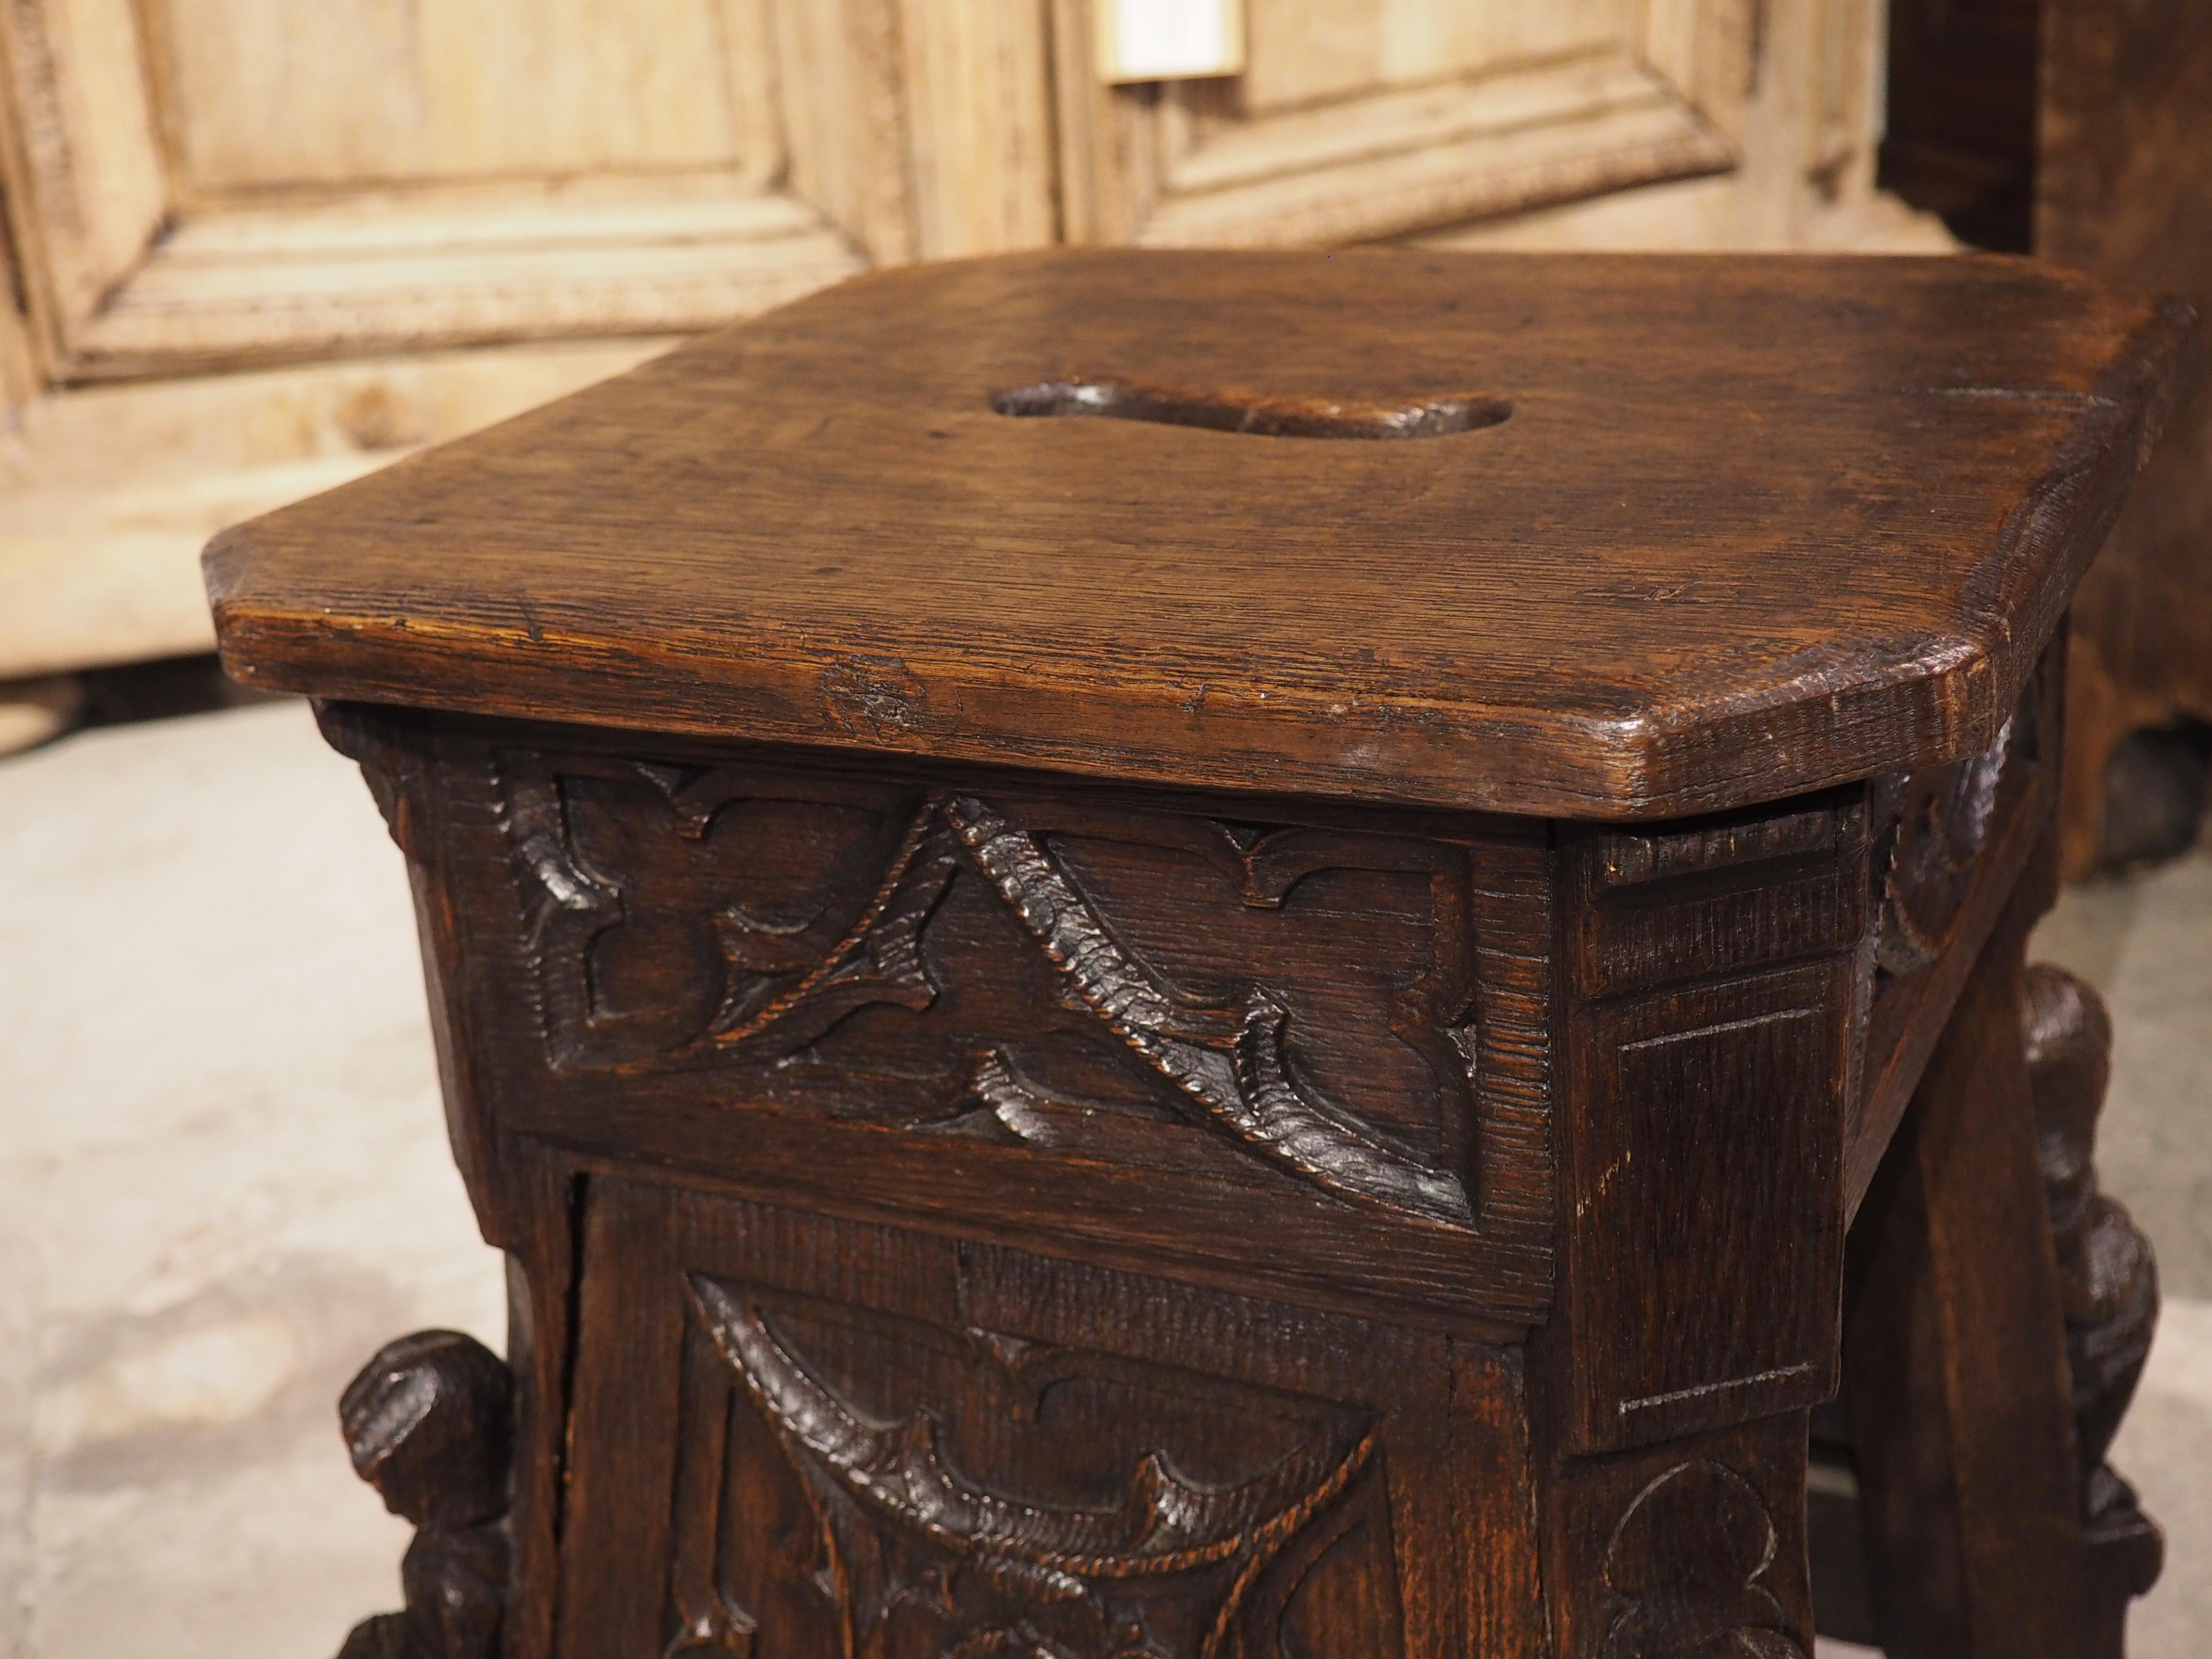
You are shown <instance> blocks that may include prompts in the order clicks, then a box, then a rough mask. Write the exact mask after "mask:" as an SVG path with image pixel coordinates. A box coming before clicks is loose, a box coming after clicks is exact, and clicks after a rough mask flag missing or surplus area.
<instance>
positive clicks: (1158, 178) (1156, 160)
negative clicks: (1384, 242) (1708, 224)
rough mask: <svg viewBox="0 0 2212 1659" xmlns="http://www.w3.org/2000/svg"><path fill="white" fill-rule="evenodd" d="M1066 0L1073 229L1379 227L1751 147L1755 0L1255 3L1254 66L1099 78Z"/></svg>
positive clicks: (1310, 231) (1702, 166)
mask: <svg viewBox="0 0 2212 1659" xmlns="http://www.w3.org/2000/svg"><path fill="white" fill-rule="evenodd" d="M1084 14H1085V0H1059V12H1058V21H1059V27H1057V28H1056V30H1055V35H1054V38H1055V42H1056V46H1057V49H1058V52H1059V53H1060V63H1059V71H1060V72H1059V86H1060V99H1061V106H1060V125H1061V160H1062V207H1063V216H1064V220H1065V228H1066V233H1067V234H1068V237H1069V239H1070V240H1097V241H1108V242H1119V241H1133V242H1140V243H1151V244H1162V245H1177V244H1182V245H1213V246H1223V245H1229V246H1288V245H1295V244H1300V243H1329V242H1346V241H1355V240H1373V239H1376V238H1381V237H1389V236H1394V235H1399V234H1405V233H1407V232H1410V231H1413V230H1418V229H1420V228H1425V227H1431V226H1436V225H1441V224H1446V223H1450V222H1454V221H1458V220H1465V219H1469V218H1473V217H1477V216H1486V215H1493V214H1498V213H1504V212H1510V211H1514V210H1520V209H1524V208H1528V207H1531V206H1534V205H1537V204H1543V203H1547V202H1553V201H1559V200H1564V199H1567V198H1571V197H1577V196H1586V195H1589V194H1590V193H1592V192H1595V191H1606V190H1613V189H1618V188H1620V187H1623V186H1626V185H1636V184H1642V183H1647V182H1650V181H1651V180H1655V179H1670V178H1679V177H1683V176H1686V175H1690V174H1695V173H1711V172H1716V171H1719V170H1723V169H1725V168H1727V167H1731V166H1732V165H1734V163H1735V160H1736V157H1737V154H1738V149H1737V141H1738V138H1739V136H1740V133H1739V126H1740V116H1741V106H1742V102H1743V97H1744V94H1745V92H1746V89H1747V83H1748V81H1749V76H1750V68H1751V64H1752V57H1751V54H1752V51H1753V40H1752V32H1751V30H1750V28H1749V26H1748V14H1747V7H1746V5H1745V4H1744V3H1743V0H1568V3H1562V0H1485V3H1477V0H1340V3H1332V4H1328V5H1322V4H1320V3H1318V0H1251V4H1250V9H1249V13H1248V15H1247V21H1246V33H1247V41H1248V46H1247V66H1246V68H1245V70H1244V72H1243V74H1241V75H1238V76H1232V77H1225V78H1221V79H1217V80H1200V81H1187V82H1167V83H1149V84H1144V85H1139V86H1133V87H1100V86H1098V85H1097V77H1096V75H1095V73H1094V71H1093V65H1092V64H1091V59H1090V52H1091V45H1090V42H1091V35H1090V33H1089V32H1088V31H1087V30H1086V29H1085V28H1084V27H1082V23H1083V20H1084Z"/></svg>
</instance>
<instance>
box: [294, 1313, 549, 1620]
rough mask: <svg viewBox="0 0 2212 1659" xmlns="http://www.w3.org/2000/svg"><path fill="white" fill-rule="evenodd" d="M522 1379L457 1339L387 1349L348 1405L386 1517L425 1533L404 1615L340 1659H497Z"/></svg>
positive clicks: (413, 1553) (414, 1553)
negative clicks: (516, 1402) (516, 1381)
mask: <svg viewBox="0 0 2212 1659" xmlns="http://www.w3.org/2000/svg"><path fill="white" fill-rule="evenodd" d="M513 1393H514V1387H513V1377H512V1376H510V1375H509V1373H508V1371H507V1366H506V1364H504V1363H503V1362H502V1361H501V1359H500V1358H499V1357H498V1356H497V1355H495V1354H494V1353H493V1352H491V1351H490V1350H489V1348H487V1347H485V1346H483V1344H482V1343H480V1342H478V1341H477V1340H476V1339H475V1338H473V1337H470V1336H464V1335H462V1334H460V1333H459V1332H458V1331H419V1332H417V1333H416V1334H414V1335H412V1336H403V1337H401V1338H400V1339H399V1340H398V1341H396V1342H392V1343H388V1344H386V1346H385V1347H384V1348H383V1349H382V1350H380V1352H378V1354H377V1356H376V1358H374V1359H372V1360H370V1361H369V1362H368V1364H367V1365H366V1366H365V1367H363V1368H362V1372H361V1374H360V1375H359V1376H356V1377H355V1378H354V1380H353V1381H352V1383H349V1385H348V1386H347V1388H346V1391H345V1393H344V1395H343V1396H342V1397H341V1398H340V1400H339V1402H338V1420H339V1423H340V1425H341V1426H342V1427H343V1430H344V1432H345V1439H346V1449H347V1450H348V1451H349V1452H350V1453H351V1454H352V1456H353V1466H354V1468H355V1470H356V1472H357V1473H358V1474H360V1475H361V1478H362V1480H366V1481H368V1483H369V1484H370V1485H371V1486H374V1487H375V1488H376V1490H377V1491H378V1492H380V1494H381V1495H382V1496H383V1498H384V1503H385V1507H386V1508H387V1509H389V1510H391V1511H392V1513H393V1514H394V1515H398V1516H404V1517H405V1518H406V1519H408V1520H410V1521H412V1522H414V1523H415V1526H416V1534H415V1541H414V1542H413V1543H412V1544H410V1545H409V1546H408V1547H407V1554H406V1557H405V1559H404V1560H403V1561H402V1562H401V1563H400V1568H399V1581H400V1584H401V1587H402V1588H403V1589H404V1591H405V1593H406V1601H407V1605H406V1610H405V1611H404V1612H403V1613H379V1614H378V1615H377V1616H376V1617H374V1618H373V1619H368V1620H363V1621H362V1623H361V1624H359V1625H356V1626H354V1629H353V1632H352V1633H351V1634H350V1635H349V1636H348V1637H347V1638H346V1642H345V1646H344V1647H343V1649H341V1650H339V1655H338V1659H495V1656H497V1655H498V1653H499V1652H500V1626H501V1623H502V1621H503V1620H504V1618H505V1615H506V1612H507V1582H508V1577H509V1571H510V1565H511V1555H512V1545H511V1541H510V1539H509V1536H508V1530H507V1504H508V1501H509V1493H510V1490H511V1483H510V1480H509V1476H510V1474H511V1473H512V1462H513Z"/></svg>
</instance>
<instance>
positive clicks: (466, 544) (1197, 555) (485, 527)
mask: <svg viewBox="0 0 2212 1659" xmlns="http://www.w3.org/2000/svg"><path fill="white" fill-rule="evenodd" d="M2192 321H2193V314H2192V313H2191V312H2190V310H2189V308H2188V307H2185V306H2184V305H2181V304H2180V303H2179V302H2177V301H2166V302H2163V303H2153V302H2144V301H2125V300H2122V299H2120V298H2118V297H2117V296H2115V295H2112V293H2111V292H2109V291H2108V290H2106V289H2103V288H2102V287H2100V286H2099V285H2098V284H2097V283H2094V282H2093V281H2092V280H2090V279H2088V278H2086V277H2082V276H2075V275H2072V274H2069V273H2066V272H2062V271H2058V270H2052V269H2048V268H2045V267H2042V266H2039V265H2036V264H2032V263H2030V262H2027V261H2022V260H2015V259H2006V258H1996V257H1993V256H1979V255H1977V256H1959V257H1948V258H1895V257H1888V258H1881V257H1825V256H1807V255H1772V256H1690V257H1683V256H1650V255H1646V256H1634V255H1630V256H1615V255H1527V254H1492V255H1475V254H1446V253H1438V252H1402V251H1397V252H1389V251H1374V252H1340V253H1335V254H1328V253H1320V252H1280V253H1226V252H1139V251H1132V250H1056V251H1052V252H1039V253H1030V254H1018V255H1010V256H1003V257H1000V258H989V259H979V260H968V261H961V262H955V263H950V264H937V265H923V266H910V267H905V268H901V269H896V270H886V271H882V272H878V273H873V274H871V275H868V276H862V277H859V278H855V279H854V280H853V281H851V282H848V283H844V284H842V285H841V286H839V287H836V288H835V289H829V290H826V291H824V292H823V293H820V294H817V295H814V296H812V297H811V298H809V299H805V300H802V301H799V302H797V303H795V304H793V305H790V306H787V307H783V308H782V309H781V310H779V311H775V312H773V313H769V314H767V315H765V316H763V317H760V318H758V319H754V320H753V321H751V322H750V323H746V324H744V325H738V326H737V327H734V328H732V329H729V330H726V331H722V332H720V333H719V334H715V335H713V336H710V337H707V338H704V339H702V340H700V341H697V342H696V343H691V344H690V345H687V346H684V347H682V348H679V349H677V350H675V351H672V352H671V353H670V354H668V355H667V356H664V357H661V358H659V359H657V360H655V361H653V362H649V363H647V364H645V365H643V366H642V367H641V368H637V369H635V370H633V371H631V372H630V373H629V374H624V375H621V376H618V377H617V378H616V379H614V380H610V381H607V382H605V383H604V384H602V385H600V386H594V387H592V388H589V389H587V390H586V391H583V392H578V393H576V394H574V395H573V396H571V397H568V398H562V399H561V400H559V401H556V402H555V403H553V404H548V405H546V406H544V407H543V408H541V409H538V410H533V411H532V412H530V413H528V414H526V415H523V416H520V417H518V418H516V419H513V420H511V421H508V422H504V423H502V424H501V425H499V426H496V427H494V428H489V429H488V430H486V431H483V432H481V433H478V434H477V435H473V436H471V437H468V438H465V439H462V440H460V441H457V442H454V443H452V444H448V445H446V446H444V447H441V448H439V449H436V450H434V451H431V452H428V453H423V454H421V455H418V456H414V457H410V458H408V459H404V460H402V461H400V462H398V463H397V464H396V465H392V466H391V467H388V468H386V469H385V470H384V471H380V472H378V473H376V474H374V475H372V476H370V477H366V478H363V479H361V480H359V481H357V482H355V483H350V484H347V485H344V486H343V487H341V488H339V489H334V490H332V491H330V492H329V493H327V494H325V495H319V496H317V497H315V498H313V500H310V501H305V502H301V503H299V504H297V505H295V506H292V507H286V508H283V509H281V510H279V511H277V512H275V513H269V514H267V515H265V516H264V517H262V518H259V519H257V520H252V521H251V522H250V523H247V524H245V525H241V526H237V527H236V528H234V529H232V530H228V531H226V532H223V533H222V535H220V536H218V537H217V538H216V539H215V541H214V542H213V544H211V545H210V548H209V550H208V552H207V555H206V570H207V577H208V586H209V591H210V596H211V598H212V600H213V602H214V607H215V614H216V625H217V631H218V635H219V637H220V640H221V645H222V653H223V659H224V661H225V664H226V665H227V666H228V669H229V670H230V671H231V672H232V673H233V674H234V676H235V677H236V678H239V679H240V680H241V681H243V682H245V683H246V684H252V685H258V686H264V687H269V688H272V689H280V690H295V691H303V692H308V693H312V694H314V695H317V696H326V697H335V698H343V699H352V700H358V701H367V702H384V703H398V704H406V705H413V706H418V707H427V708H441V709H448V710H454V711H461V712H468V713H474V714H487V715H495V716H505V717H517V718H527V719H537V720H556V721H563V722H575V723H581V724H588V725H597V726H614V727H623V728H635V729H641V730H655V731H664V732H681V733H685V734H691V735H700V736H708V737H714V738H733V739H740V740H745V741H751V742H763V743H777V744H806V745H815V746H826V747H829V748H831V749H838V750H867V751H873V752H878V753H886V754H895V755H902V756H908V757H932V758H937V759H942V760H951V761H958V762H961V763H987V764H1002V765H1013V766H1019V767H1024V768H1032V769H1035V768H1042V769H1053V770H1059V771H1066V772H1073V773H1078V774H1082V775H1090V776H1096V777H1102V778H1114V779H1121V780H1127V781H1142V782H1146V783H1154V784H1166V785H1173V786H1188V787H1206V788H1215V789H1231V790H1249V789H1264V790H1267V791H1270V792H1274V793H1290V792H1296V793H1312V794H1317V795H1324V796H1330V797H1335V798H1340V799H1353V800H1364V801H1372V802H1382V803H1402V804H1409V805H1427V806H1441V807H1446V808H1454V809H1464V810H1476V811H1498V812H1508V813H1516V814H1532V815H1547V816H1567V817H1595V818H1640V817H1661V816H1670V815H1676V814H1682V813H1689V812H1698V811H1715V810H1720V809H1724V808H1729V807H1734V806H1738V805H1747V804H1749V803H1751V802H1754V801H1759V800H1768V799H1780V798H1783V797H1785V796H1789V795H1791V794H1796V793H1802V792H1804V791H1808V790H1812V789H1816V788H1820V787H1826V786H1829V785H1832V784H1835V783H1839V782H1843V781H1848V780H1850V779H1853V778H1857V777H1863V776H1866V775H1871V774H1873V773H1875V772H1878V771H1882V770H1887V769H1893V768H1896V767H1901V766H1909V765H1917V764H1922V763H1931V762H1937V761H1942V760H1948V759H1951V758H1954V757H1957V756H1959V755H1961V754H1965V753H1968V752H1971V751H1972V750H1974V749H1976V748H1978V747H1980V746H1981V745H1983V744H1985V743H1987V742H1988V741H1989V740H1990V738H1991V737H1992V736H1993V735H1994V733H1995V732H1996V729H1997V727H1998V726H1999V725H2000V723H2001V722H2002V720H2003V719H2004V718H2005V716H2006V714H2008V713H2009V711H2010V709H2011V708H2012V705H2013V703H2014V702H2015V699H2016V697H2017V696H2018V694H2019V691H2020V690H2021V685H2022V684H2024V683H2025V680H2026V678H2027V674H2028V673H2029V671H2031V669H2032V667H2033V664H2034V662H2035V659H2036V658H2037V655H2038V653H2039V652H2040V650H2041V649H2042V647H2043V646H2044V645H2045V642H2046V641H2048V640H2049V638H2050V637H2051V634H2052V632H2053V630H2054V629H2056V627H2057V623H2058V620H2059V618H2060V617H2061V615H2062V614H2063V610H2064V607H2065V605H2066V604H2067V602H2068V600H2069V597H2070V595H2071V593H2072V591H2073V587H2074V586H2075V582H2076V581H2078V580H2079V579H2080V576H2081V573H2082V571H2083V570H2084V569H2085V568H2086V567H2087V563H2088V562H2089V559H2090V557H2091V556H2092V555H2093V553H2094V552H2095V550H2096V549H2097V547H2098V545H2099V544H2100V542H2101V540H2102V538H2103V537H2104V535H2105V533H2106V531H2107V530H2108V529H2109V527H2110V526H2111V524H2112V520H2113V519H2114V517H2115V516H2116V515H2117V513H2118V510H2119V507H2120V505H2121V503H2122V501H2123V500H2124V495H2125V493H2126V489H2127V486H2128V483H2129V481H2130V478H2131V477H2132V476H2133V474H2134V472H2135V471H2136V468H2137V467H2138V466H2139V465H2140V464H2141V462H2142V459H2143V458H2144V455H2145V454H2146V453H2147V451H2148V447H2149V445H2150V444H2151V443H2152V441H2154V437H2155V435H2156V433H2157V430H2158V427H2159V422H2160V416H2161V410H2162V400H2163V394H2164V391H2165V388H2166V386H2167V384H2168V383H2169V381H2170V379H2171V372H2172V367H2173V364H2174V362H2175V360H2176V358H2177V356H2178V355H2179V351H2180V350H2181V349H2182V346H2183V343H2184V342H2185V337H2187V335H2188V333H2189V331H2190V329H2191V324H2192Z"/></svg>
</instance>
